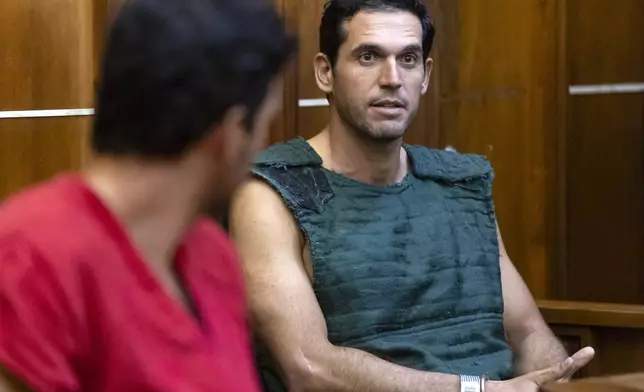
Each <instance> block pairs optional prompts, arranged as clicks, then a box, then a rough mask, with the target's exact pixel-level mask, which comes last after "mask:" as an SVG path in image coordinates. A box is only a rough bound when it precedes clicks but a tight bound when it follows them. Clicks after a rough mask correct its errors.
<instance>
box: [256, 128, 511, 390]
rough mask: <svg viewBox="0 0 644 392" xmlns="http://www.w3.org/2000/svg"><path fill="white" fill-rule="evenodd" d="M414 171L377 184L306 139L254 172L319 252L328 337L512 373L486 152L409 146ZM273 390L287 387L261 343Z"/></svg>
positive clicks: (268, 154) (432, 361)
mask: <svg viewBox="0 0 644 392" xmlns="http://www.w3.org/2000/svg"><path fill="white" fill-rule="evenodd" d="M405 149H406V151H407V153H408V155H409V156H410V161H411V168H412V170H411V171H412V172H411V173H410V174H408V175H407V176H406V178H405V179H404V180H403V181H402V182H401V183H399V184H395V185H391V186H373V185H368V184H364V183H361V182H358V181H355V180H353V179H350V178H348V177H345V176H342V175H340V174H337V173H334V172H332V171H329V170H327V169H324V168H323V167H322V160H321V158H320V157H319V156H318V155H317V153H316V152H315V150H313V149H312V148H311V147H310V146H309V144H308V143H307V142H306V141H304V140H302V139H295V140H292V141H290V142H288V143H284V144H278V145H274V146H273V147H271V148H269V149H268V150H266V151H265V152H264V153H263V154H262V155H261V156H260V157H259V159H258V162H257V164H256V165H255V167H254V170H253V172H254V174H255V175H256V176H258V177H259V178H262V179H264V180H265V181H266V182H267V183H269V184H270V185H272V186H273V187H274V188H275V189H276V190H277V192H279V194H280V195H281V196H282V198H283V199H284V201H285V202H286V204H287V205H288V207H289V208H290V210H291V212H292V213H293V215H294V216H295V218H296V220H297V222H298V223H299V225H300V227H301V229H302V231H303V233H304V234H305V236H306V238H307V240H308V242H309V245H310V247H311V253H312V256H313V271H314V283H313V287H314V290H315V294H316V296H317V299H318V301H319V304H320V307H321V308H322V312H323V313H324V317H325V319H326V324H327V329H328V334H329V336H328V337H329V340H330V342H331V343H332V344H334V345H337V346H344V347H353V348H356V349H360V350H364V351H366V352H369V353H371V354H374V355H376V356H378V357H380V358H382V359H385V360H387V361H390V362H393V363H395V364H398V365H402V366H406V367H409V368H413V369H418V370H426V371H433V372H440V373H451V374H472V375H482V374H487V375H488V377H489V378H490V379H496V380H500V379H507V378H510V377H511V376H512V352H511V350H510V348H509V346H508V344H507V343H506V339H505V332H504V329H503V297H502V293H501V277H500V269H499V268H500V267H499V246H498V242H497V235H496V224H495V217H494V207H493V203H492V198H491V187H492V178H493V171H492V168H491V166H490V164H489V163H488V162H487V160H485V158H483V157H481V156H477V155H463V154H458V153H455V152H450V151H442V150H429V149H427V148H425V147H420V146H408V145H406V146H405ZM258 357H259V366H260V370H261V373H262V379H263V381H264V385H265V388H266V390H267V391H271V392H272V391H283V390H285V389H284V387H283V386H282V385H281V382H280V381H279V378H278V376H277V374H276V372H275V371H274V367H273V366H271V361H270V357H269V356H268V354H267V353H266V352H265V350H264V349H263V348H262V347H261V345H260V347H258Z"/></svg>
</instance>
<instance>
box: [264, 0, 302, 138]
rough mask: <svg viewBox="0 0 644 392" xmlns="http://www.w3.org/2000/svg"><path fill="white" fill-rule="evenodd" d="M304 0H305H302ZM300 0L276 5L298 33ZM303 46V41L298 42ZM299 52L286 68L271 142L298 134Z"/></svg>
mask: <svg viewBox="0 0 644 392" xmlns="http://www.w3.org/2000/svg"><path fill="white" fill-rule="evenodd" d="M302 1H304V0H302ZM299 3H300V0H275V6H276V7H277V9H278V10H279V11H280V13H281V14H282V17H283V18H284V23H285V24H286V27H287V28H288V29H289V31H291V32H294V33H297V31H298V26H299V23H298V16H299V12H300V7H299ZM298 45H299V46H301V43H299V44H298ZM297 63H298V62H297V53H296V54H295V55H294V56H293V58H292V59H291V62H290V64H289V65H288V67H287V68H286V69H285V72H284V74H283V77H284V97H283V101H282V102H283V107H282V114H281V116H280V117H281V118H280V120H279V121H277V123H276V124H275V125H276V126H274V127H273V129H272V130H271V137H270V140H269V144H273V143H276V142H283V141H286V140H289V139H292V138H294V137H296V135H297V134H298V129H297V127H298V110H299V107H298V100H299V93H298V92H299V91H300V90H299V71H300V70H299V69H298V64H297Z"/></svg>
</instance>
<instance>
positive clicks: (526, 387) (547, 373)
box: [488, 347, 595, 392]
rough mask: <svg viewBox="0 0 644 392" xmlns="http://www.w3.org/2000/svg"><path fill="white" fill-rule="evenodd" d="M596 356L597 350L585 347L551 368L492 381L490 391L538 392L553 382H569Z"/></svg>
mask: <svg viewBox="0 0 644 392" xmlns="http://www.w3.org/2000/svg"><path fill="white" fill-rule="evenodd" d="M594 357H595V350H593V349H592V348H591V347H585V348H583V349H581V350H579V351H577V352H576V353H575V354H574V355H573V356H572V357H570V358H567V359H566V360H565V361H563V362H561V363H559V364H557V365H554V366H551V367H549V368H546V369H543V370H538V371H535V372H532V373H528V374H525V375H523V376H521V377H517V378H513V379H511V380H507V381H500V382H490V383H489V384H490V385H489V386H488V391H489V392H537V391H538V390H539V387H540V386H543V385H546V384H549V383H552V382H567V381H568V380H570V378H571V377H572V375H573V374H575V373H576V372H577V371H578V370H579V369H581V368H583V367H584V366H586V365H587V364H588V362H590V361H591V360H592V359H593V358H594Z"/></svg>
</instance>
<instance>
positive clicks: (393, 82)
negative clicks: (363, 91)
mask: <svg viewBox="0 0 644 392" xmlns="http://www.w3.org/2000/svg"><path fill="white" fill-rule="evenodd" d="M400 76H401V75H400V70H399V69H398V62H397V61H396V59H395V58H392V59H387V61H384V62H383V63H382V68H381V71H380V87H383V88H392V89H397V88H400V86H402V79H401V77H400Z"/></svg>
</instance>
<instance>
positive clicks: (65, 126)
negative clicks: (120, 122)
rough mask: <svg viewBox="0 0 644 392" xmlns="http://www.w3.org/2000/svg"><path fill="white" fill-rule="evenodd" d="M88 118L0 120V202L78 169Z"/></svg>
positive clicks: (84, 142) (82, 156) (81, 158)
mask: <svg viewBox="0 0 644 392" xmlns="http://www.w3.org/2000/svg"><path fill="white" fill-rule="evenodd" d="M90 122H91V119H90V118H89V117H79V118H39V119H31V118H30V119H12V120H0V146H1V147H0V179H1V180H0V200H2V199H4V198H5V197H7V196H8V195H9V194H10V193H12V192H14V191H17V190H19V189H21V188H24V187H26V186H29V185H31V184H33V183H35V182H38V181H41V180H45V179H48V178H50V177H51V176H53V175H55V174H57V173H59V172H61V171H65V170H74V169H79V168H80V167H81V166H82V164H83V161H84V158H85V155H84V151H85V148H84V147H85V144H86V137H87V134H88V130H89V127H90Z"/></svg>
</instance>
